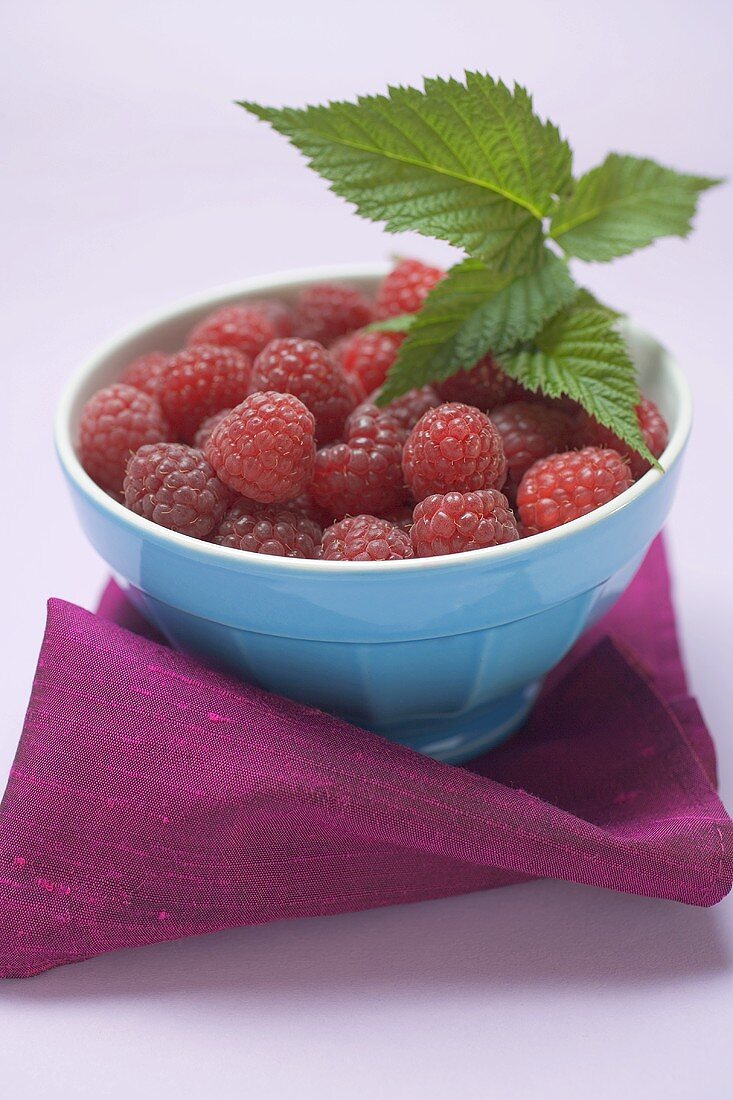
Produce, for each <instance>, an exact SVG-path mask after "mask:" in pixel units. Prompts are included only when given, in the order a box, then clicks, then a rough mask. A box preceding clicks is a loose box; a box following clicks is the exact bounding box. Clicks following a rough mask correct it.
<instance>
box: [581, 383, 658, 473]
mask: <svg viewBox="0 0 733 1100" xmlns="http://www.w3.org/2000/svg"><path fill="white" fill-rule="evenodd" d="M636 419H637V420H638V421H639V427H640V428H641V434H642V435H643V436H644V442H645V443H646V445H647V447H648V448H649V450H650V451H651V452H652V454H653V455H654V457H655V458H659V456H660V454H661V453H662V451H663V450H664V448H665V447H666V446H667V443H668V441H669V429H668V427H667V421H666V420H665V419H664V417H663V416H662V414H661V412H660V411H659V409H658V408H657V406H656V405H655V404H654V402H653V401H650V400H649V398H648V397H645V398H643V400H642V402H641V404H640V405H637V406H636ZM578 437H579V442H580V443H582V444H591V445H592V446H595V447H610V448H611V449H612V450H614V451H618V453H619V454H620V455H623V457H624V458H626V459H628V462H629V466H630V468H631V475H632V477H633V478H634V480H635V481H638V479H639V478H640V477H641V476H642V475H643V474H645V473H646V472H647V470H650V469H651V466H650V465H649V463H648V462H647V460H646V459H645V458H642V456H641V455H640V454H638V453H637V452H636V451H632V450H631V448H630V447H629V445H628V443H624V441H623V440H622V439H619V437H618V436H617V435H614V433H613V432H612V431H611V429H610V428H605V427H604V426H603V425H602V424H599V423H598V421H597V420H594V419H593V417H592V416H589V415H588V413H586V412H585V411H583V412H581V413H580V415H579V417H578Z"/></svg>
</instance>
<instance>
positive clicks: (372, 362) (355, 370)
mask: <svg viewBox="0 0 733 1100" xmlns="http://www.w3.org/2000/svg"><path fill="white" fill-rule="evenodd" d="M404 339H405V334H404V332H355V333H354V334H353V336H351V337H349V338H348V339H347V341H346V343H345V345H343V346H342V347H341V348H338V349H337V353H338V354H340V357H341V365H342V367H343V368H344V370H345V371H346V373H347V374H351V375H356V377H357V378H358V379H359V380H360V381H361V383H362V385H363V386H364V389H365V391H366V392H367V393H371V391H372V390H376V389H378V388H379V387H380V386H381V385H382V383H383V382H384V380H385V378H386V377H387V371H388V370H389V368H390V367H391V366H392V364H393V363H394V361H395V359H396V358H397V352H398V351H399V350H400V345H401V344H402V342H403V340H404Z"/></svg>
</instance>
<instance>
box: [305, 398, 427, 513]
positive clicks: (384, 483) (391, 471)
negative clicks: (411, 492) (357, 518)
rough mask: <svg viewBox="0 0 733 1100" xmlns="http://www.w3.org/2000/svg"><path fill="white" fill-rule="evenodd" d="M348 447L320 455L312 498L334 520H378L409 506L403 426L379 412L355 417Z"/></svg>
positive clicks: (340, 445)
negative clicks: (372, 517)
mask: <svg viewBox="0 0 733 1100" xmlns="http://www.w3.org/2000/svg"><path fill="white" fill-rule="evenodd" d="M346 432H347V434H346V441H345V442H344V443H334V444H333V445H332V446H330V447H323V448H322V450H320V451H319V452H318V454H317V455H316V466H315V472H314V474H313V483H312V485H311V487H310V495H311V496H312V497H313V500H314V501H315V502H316V504H318V505H319V506H320V507H321V508H323V509H325V510H326V511H327V512H328V513H329V514H330V515H332V516H335V517H338V518H340V517H342V516H346V515H358V514H360V513H363V514H369V515H378V514H379V513H380V512H386V511H388V510H389V509H390V508H395V507H397V505H398V504H402V503H403V501H405V500H407V498H408V493H407V490H406V488H405V483H404V478H403V476H402V467H401V465H400V459H401V457H402V441H403V438H404V435H403V432H402V429H401V428H400V425H399V424H398V423H397V421H396V420H394V419H393V418H392V417H391V416H387V415H385V414H384V413H382V412H381V410H380V411H378V410H376V409H372V410H367V411H365V412H364V413H363V414H362V415H360V416H358V417H353V416H352V417H350V418H349V421H348V424H347V429H346Z"/></svg>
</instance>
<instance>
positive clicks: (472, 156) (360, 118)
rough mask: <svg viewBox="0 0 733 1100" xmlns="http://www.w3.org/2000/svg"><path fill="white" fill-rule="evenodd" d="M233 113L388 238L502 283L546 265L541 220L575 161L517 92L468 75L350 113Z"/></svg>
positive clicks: (353, 106) (343, 108) (336, 108)
mask: <svg viewBox="0 0 733 1100" xmlns="http://www.w3.org/2000/svg"><path fill="white" fill-rule="evenodd" d="M240 106H242V107H244V108H245V109H246V110H248V111H250V112H251V113H252V114H254V115H256V116H257V117H258V118H260V119H263V120H264V121H266V122H269V123H270V124H271V125H272V126H273V127H274V128H275V129H276V130H278V131H279V132H280V133H282V134H284V135H285V136H286V137H288V138H289V139H290V141H291V142H292V143H293V145H295V146H296V147H297V148H298V149H300V150H301V152H303V153H304V154H305V156H306V157H307V158H308V160H309V163H310V165H311V167H312V168H314V169H315V171H317V172H319V173H320V174H321V175H322V176H325V178H326V179H328V180H330V182H331V190H332V191H334V192H335V193H336V194H337V195H340V196H342V198H345V199H347V200H348V201H349V202H353V203H354V204H355V205H356V208H357V210H358V212H359V213H360V214H361V215H362V216H364V217H367V218H371V219H372V220H373V221H378V222H384V223H385V225H386V228H387V229H388V230H389V231H390V232H391V233H399V232H402V231H403V230H416V231H417V232H419V233H423V234H424V235H426V236H430V237H438V238H440V239H441V240H446V241H449V242H450V243H451V244H453V245H456V246H457V247H459V248H462V249H464V250H465V251H466V252H468V253H469V254H470V255H472V256H475V257H477V258H478V259H481V260H483V261H484V262H485V263H486V264H487V265H488V266H490V267H492V268H493V269H495V270H496V271H499V272H503V273H504V272H505V273H526V272H529V271H532V270H533V269H534V268H535V267H537V266H538V265H539V264H540V263H541V262H542V240H543V230H542V219H543V218H544V217H545V216H547V215H548V214H549V213H550V211H551V210H552V208H553V205H554V203H555V196H557V195H560V194H562V193H564V192H565V191H566V189H567V187H568V186H569V182H570V180H571V153H570V148H569V146H568V145H567V143H566V142H565V141H563V140H562V138H561V136H560V134H559V132H558V130H557V128H556V127H555V126H553V125H552V124H551V123H545V122H542V120H541V119H540V118H538V117H537V115H536V114H535V113H534V110H533V107H532V99H531V97H530V96H529V95H528V93H527V92H526V91H525V90H524V88H521V87H519V86H517V85H515V87H514V88H513V89H509V88H507V86H506V85H505V84H503V83H502V82H501V81H494V80H493V79H492V78H491V77H490V76H487V75H484V74H481V73H466V76H465V83H462V82H460V81H458V80H442V79H433V80H425V81H424V90H422V91H420V90H419V89H417V88H403V87H393V88H389V89H388V93H387V95H384V96H364V97H361V98H359V99H358V100H357V101H356V102H354V103H349V102H336V103H329V104H328V105H325V106H312V107H306V108H304V109H297V108H289V107H286V108H283V109H282V110H278V109H276V108H273V107H263V106H260V105H259V104H256V103H250V102H241V103H240Z"/></svg>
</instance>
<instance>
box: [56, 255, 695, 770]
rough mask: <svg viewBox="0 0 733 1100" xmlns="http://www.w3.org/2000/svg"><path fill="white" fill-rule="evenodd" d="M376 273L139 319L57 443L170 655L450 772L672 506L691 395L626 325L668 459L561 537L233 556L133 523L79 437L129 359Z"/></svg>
mask: <svg viewBox="0 0 733 1100" xmlns="http://www.w3.org/2000/svg"><path fill="white" fill-rule="evenodd" d="M386 270H387V267H386V265H383V264H371V265H360V266H348V267H338V268H314V269H312V270H307V271H297V272H290V273H285V274H282V275H276V276H267V277H262V278H255V279H248V280H247V281H246V282H243V283H240V284H238V285H236V286H232V287H228V288H226V289H223V290H217V291H213V292H209V293H206V294H203V295H201V296H200V297H198V298H196V299H194V300H192V301H189V302H186V303H184V304H182V305H177V306H174V307H173V308H171V309H167V310H165V311H164V312H162V313H160V314H158V315H156V316H154V317H151V318H149V319H148V320H145V321H142V322H141V323H139V324H137V325H135V326H134V327H133V328H132V329H130V330H129V331H127V332H125V333H123V334H122V335H121V336H118V337H117V338H116V339H114V340H113V341H112V342H111V343H109V344H107V345H106V346H105V347H103V348H102V349H101V350H99V351H97V352H96V353H95V354H94V355H93V356H92V357H91V358H90V359H88V360H87V361H86V362H85V363H84V364H83V365H82V366H81V367H80V368H79V370H78V371H77V373H76V374H75V376H74V377H73V378H72V380H71V382H70V383H69V385H68V387H67V389H66V391H65V393H64V395H63V397H62V400H61V403H60V406H59V410H58V417H57V424H56V444H57V449H58V454H59V457H60V460H61V464H62V467H63V470H64V473H65V475H66V479H67V481H68V484H69V487H70V490H71V494H72V497H73V501H74V505H75V507H76V511H77V513H78V516H79V519H80V521H81V524H82V527H83V528H84V531H85V532H86V534H87V537H88V538H89V540H90V542H91V543H92V545H93V546H94V548H95V549H96V550H97V551H98V553H99V554H101V556H102V557H103V558H104V560H105V561H106V562H107V563H108V565H109V566H110V568H111V570H112V571H113V573H114V575H115V577H116V578H117V580H118V581H119V583H120V584H121V585H122V586H123V587H124V588H125V589H126V590H127V592H128V593H129V596H130V598H131V599H132V600H133V601H134V603H135V604H136V605H137V607H138V608H139V609H140V610H141V611H142V612H143V613H144V614H145V615H146V616H147V617H148V618H149V619H150V620H151V621H152V622H153V623H154V624H155V625H156V626H157V627H158V628H159V629H160V630H161V631H162V632H163V634H164V635H165V636H166V638H168V640H169V641H170V642H171V644H172V645H173V646H175V647H177V648H180V649H182V650H185V651H187V652H190V653H193V654H196V655H198V656H200V657H201V658H203V659H204V660H205V661H207V662H209V663H210V664H213V665H215V666H217V667H219V668H221V669H225V670H227V671H229V672H232V673H234V674H235V675H236V676H239V677H242V678H244V679H246V680H249V681H252V682H254V683H256V684H259V685H260V686H262V687H264V688H267V689H269V690H271V691H273V692H277V693H279V694H282V695H286V696H290V697H291V698H294V699H298V700H301V701H303V702H306V703H309V704H312V705H314V706H316V707H319V708H321V709H323V710H326V711H330V712H332V713H335V714H338V715H341V716H343V717H344V718H346V719H348V720H350V721H352V722H354V723H356V724H357V725H360V726H363V727H365V728H368V729H371V730H375V731H377V732H379V733H381V734H383V735H384V736H386V737H389V738H391V739H393V740H395V741H399V742H402V743H404V744H407V745H410V746H412V747H414V748H415V749H418V750H419V751H421V752H425V753H428V754H430V755H431V756H434V757H436V758H438V759H441V760H445V761H450V762H453V763H459V762H461V761H464V760H467V759H469V758H470V757H472V756H474V755H476V754H478V753H480V752H482V751H484V750H485V749H486V748H488V747H490V746H491V745H493V744H495V743H497V742H498V741H499V740H501V739H503V738H504V737H506V736H507V735H508V734H510V733H512V732H513V731H514V730H516V729H517V728H518V727H519V726H520V725H521V723H522V721H523V720H524V719H525V717H526V716H527V713H528V711H529V710H530V708H531V706H532V704H533V701H534V699H535V697H536V695H537V693H538V691H539V688H540V685H541V684H542V680H543V677H544V676H545V675H546V674H547V673H548V672H549V671H550V669H552V668H553V667H554V666H555V665H556V664H557V663H558V662H559V661H560V660H561V659H562V657H563V656H564V655H565V654H566V653H567V651H568V650H569V649H570V647H571V646H572V645H573V643H574V642H575V641H577V639H578V638H579V637H580V635H581V634H582V633H583V631H584V630H586V629H587V628H588V627H589V626H591V625H592V624H593V623H594V622H596V620H597V619H598V618H599V617H600V616H602V615H603V614H604V613H605V612H606V611H607V610H608V609H609V608H610V607H611V605H612V604H613V603H614V601H615V600H616V599H617V598H618V597H619V596H620V595H621V593H622V592H623V591H624V589H625V588H626V587H627V585H628V584H629V582H630V581H631V579H632V578H633V576H634V574H635V573H636V571H637V569H638V567H639V565H640V564H641V562H642V560H643V558H644V555H645V553H646V550H647V548H648V546H649V544H650V542H651V541H652V539H653V538H654V537H655V535H656V534H657V532H658V531H659V530H660V528H661V527H662V525H663V523H664V521H665V518H666V516H667V513H668V511H669V509H670V506H671V503H672V499H673V497H674V493H675V489H676V487H677V481H678V478H679V474H680V467H681V465H682V456H683V452H684V449H685V445H686V443H687V438H688V435H689V430H690V422H691V403H690V394H689V390H688V387H687V384H686V382H685V380H684V378H683V376H682V374H681V372H680V370H679V368H678V367H677V366H676V365H675V363H674V362H673V360H672V359H671V358H670V357H669V355H668V354H667V353H666V352H665V351H664V349H663V348H662V347H661V346H660V345H659V344H658V343H657V342H656V341H655V340H653V339H652V338H651V337H649V336H647V335H646V334H644V333H643V332H640V331H639V330H637V329H635V328H630V330H629V333H628V335H629V339H630V345H631V348H632V352H633V355H634V359H635V361H636V364H637V366H638V369H639V374H640V380H641V387H642V390H643V391H644V393H645V394H647V395H648V396H649V397H651V398H652V399H653V400H654V401H656V402H657V403H658V404H659V406H660V407H661V409H662V411H663V413H664V415H665V416H666V418H667V420H668V422H669V425H670V440H669V445H668V447H667V449H666V451H665V452H664V454H663V455H662V458H661V461H662V464H663V466H664V469H665V472H664V474H661V473H659V472H657V471H650V472H648V473H647V474H645V475H644V477H642V478H641V479H640V480H639V481H638V482H637V483H636V484H635V485H633V486H632V488H631V489H629V490H628V491H627V492H625V493H623V494H622V496H620V497H619V498H617V499H616V500H613V501H611V502H610V503H609V504H606V505H604V506H603V507H602V508H599V509H598V510H597V511H595V512H593V513H592V514H591V515H588V516H585V517H583V518H582V519H579V520H576V521H574V522H573V523H569V524H567V525H566V526H564V527H560V528H557V529H556V530H553V531H549V532H547V533H545V534H541V535H536V536H534V537H533V538H529V539H523V540H521V541H519V542H515V543H512V544H510V545H507V546H498V547H492V548H490V549H486V550H478V551H474V552H471V553H466V554H457V555H453V556H446V557H436V558H422V559H417V560H414V561H396V562H379V563H364V564H362V563H357V562H327V561H301V560H297V559H287V558H276V557H267V556H264V555H258V554H250V553H242V552H240V551H237V550H231V549H228V548H225V547H220V546H214V545H211V544H209V543H206V542H199V541H196V540H194V539H191V538H188V537H185V536H182V535H178V534H175V533H173V532H171V531H168V530H165V529H164V528H162V527H157V526H155V525H154V524H152V523H150V522H148V521H147V520H144V519H142V518H140V517H139V516H136V515H134V514H133V513H132V512H129V511H127V510H126V509H125V508H124V507H123V506H122V505H121V504H118V503H116V502H115V501H114V500H112V499H111V498H110V497H109V496H108V495H107V494H106V493H105V492H104V491H103V490H101V489H100V488H98V487H97V486H96V485H95V484H94V482H93V481H92V480H91V478H90V477H89V476H88V475H87V474H86V473H85V471H84V470H83V469H82V467H81V465H80V463H79V460H78V458H77V456H76V453H75V449H74V443H75V438H76V431H77V424H78V420H79V414H80V411H81V408H82V406H83V404H84V402H85V401H86V400H87V398H88V397H89V396H90V395H91V394H92V393H93V392H94V391H95V390H96V389H98V388H99V387H100V386H103V385H106V384H107V383H109V382H112V381H113V380H115V379H116V378H117V377H118V376H119V374H120V372H121V370H122V369H123V367H124V366H125V365H126V363H127V362H129V360H130V359H132V358H134V357H135V356H136V355H139V354H141V353H142V352H145V351H148V350H151V349H153V348H161V349H163V350H170V351H173V350H175V349H177V348H179V347H180V346H181V345H182V344H183V343H184V341H185V338H186V335H187V333H188V332H189V330H190V329H191V327H192V326H193V325H194V324H195V323H196V322H197V321H198V320H199V319H200V318H201V317H202V316H203V315H204V314H206V313H208V312H209V311H210V310H212V309H214V308H215V307H217V306H220V305H223V304H226V303H230V302H236V301H240V300H243V299H246V298H248V297H253V298H256V297H258V296H272V295H280V296H282V297H283V298H285V299H289V298H292V297H293V295H294V294H295V293H296V292H297V291H298V290H299V289H300V288H301V287H304V286H307V285H308V284H310V283H314V282H322V281H331V280H342V279H343V280H347V281H348V282H350V283H352V284H353V285H356V286H358V287H361V288H362V289H364V290H365V291H368V292H372V291H373V290H374V288H375V286H376V284H377V282H378V280H379V278H381V277H382V276H383V275H384V273H385V272H386Z"/></svg>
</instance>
